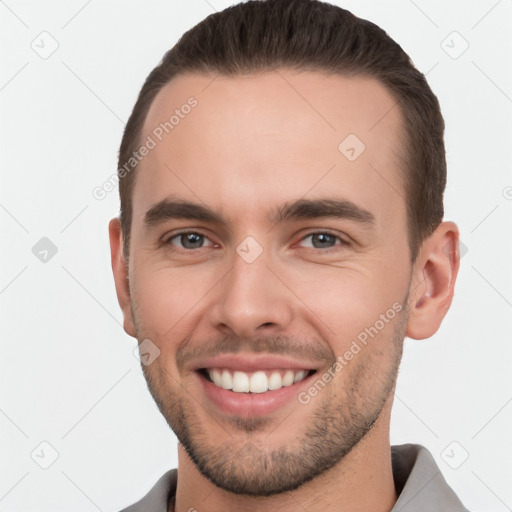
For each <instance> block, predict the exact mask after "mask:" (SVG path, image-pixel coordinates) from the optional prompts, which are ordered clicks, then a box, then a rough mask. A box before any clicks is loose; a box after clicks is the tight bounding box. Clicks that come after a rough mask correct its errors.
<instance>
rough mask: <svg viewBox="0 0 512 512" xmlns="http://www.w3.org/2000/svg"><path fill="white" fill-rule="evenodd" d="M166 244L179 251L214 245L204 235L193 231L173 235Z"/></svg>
mask: <svg viewBox="0 0 512 512" xmlns="http://www.w3.org/2000/svg"><path fill="white" fill-rule="evenodd" d="M166 243H168V244H170V245H174V246H175V247H179V248H181V249H201V248H202V247H212V246H213V245H214V244H213V242H212V241H211V240H209V239H208V238H206V237H205V236H204V235H201V233H196V232H193V231H189V232H186V233H178V234H177V235H173V236H171V237H170V238H168V239H167V242H166Z"/></svg>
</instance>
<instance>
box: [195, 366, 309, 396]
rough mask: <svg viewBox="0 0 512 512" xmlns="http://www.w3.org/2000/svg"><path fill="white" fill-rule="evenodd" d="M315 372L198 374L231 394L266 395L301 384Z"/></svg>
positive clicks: (211, 370)
mask: <svg viewBox="0 0 512 512" xmlns="http://www.w3.org/2000/svg"><path fill="white" fill-rule="evenodd" d="M315 372H316V370H306V369H300V370H296V369H285V368H282V369H268V370H258V371H254V372H245V371H240V370H231V369H229V368H201V369H199V373H200V374H201V375H202V376H203V377H204V378H205V379H207V380H208V381H209V382H211V383H212V384H214V385H215V386H216V387H218V388H221V389H224V390H226V391H231V392H233V393H267V392H269V391H277V390H279V389H282V388H285V387H288V386H292V385H293V384H297V383H300V382H302V381H303V380H304V379H306V378H307V377H309V376H310V375H312V374H313V373H315Z"/></svg>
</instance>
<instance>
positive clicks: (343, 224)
mask: <svg viewBox="0 0 512 512" xmlns="http://www.w3.org/2000/svg"><path fill="white" fill-rule="evenodd" d="M214 78H215V77H214V76H208V75H203V74H193V75H184V76H180V77H177V78H175V79H174V80H173V81H172V82H171V83H169V84H168V85H167V86H166V87H164V88H163V89H162V91H160V93H159V94H158V96H157V97H156V99H155V101H154V103H153V104H152V106H151V108H150V111H149V113H148V116H147V118H146V121H145V125H144V131H143V139H145V138H146V136H147V135H150V134H151V133H152V130H153V129H154V128H155V127H156V126H158V125H159V123H161V122H164V121H165V120H167V119H168V118H169V116H170V114H172V112H173V111H174V109H175V108H177V107H179V106H180V105H182V104H184V103H186V101H187V98H189V97H190V96H194V97H195V98H196V99H197V100H198V105H197V107H196V108H195V109H194V110H193V111H192V112H191V113H190V114H189V115H188V116H187V117H186V118H184V119H182V120H181V121H180V124H179V125H177V126H176V127H175V128H174V129H173V131H172V132H170V133H169V134H168V135H166V136H165V138H164V139H163V140H162V142H161V143H159V144H158V145H157V147H156V148H154V149H153V150H152V151H151V152H150V153H149V154H148V155H147V156H146V157H145V158H144V160H143V161H142V162H141V163H140V165H139V168H138V170H137V171H136V172H137V179H136V183H135V187H134V191H133V223H132V227H131V240H130V259H129V261H128V262H127V261H126V259H125V257H124V255H123V252H122V246H123V238H122V233H121V228H120V223H119V220H118V219H117V218H115V219H112V220H111V221H110V224H109V233H110V241H111V253H112V267H113V272H114V278H115V284H116V291H117V296H118V300H119V304H120V306H121V308H122V311H123V315H124V329H125V331H126V332H127V333H128V334H129V335H130V336H134V337H136V338H137V339H138V340H139V341H142V340H144V339H150V340H151V341H152V342H153V343H154V344H155V345H156V346H157V347H158V348H159V350H160V355H159V357H157V358H156V359H155V361H153V362H152V363H151V364H150V365H148V366H144V365H143V370H144V373H145V376H146V379H147V380H148V385H149V388H150V390H151V392H152V394H153V396H154V398H155V400H156V402H157V404H158V405H159V407H160V410H161V411H162V413H163V414H164V416H165V417H166V419H167V421H168V422H169V424H170V425H171V427H172V428H173V429H174V430H175V432H176V434H177V437H178V439H179V440H180V441H181V443H180V444H179V445H178V460H179V464H178V474H179V477H178V485H177V493H176V502H175V504H171V508H170V510H177V511H178V512H183V511H187V510H189V509H190V508H194V509H197V510H198V511H201V510H208V512H215V511H227V510H237V511H245V510H247V511H249V510H250V511H260V510H261V511H263V510H265V511H266V510H279V511H283V512H284V511H291V510H297V509H300V507H301V506H302V507H303V508H304V509H307V510H308V511H310V512H314V511H317V510H318V511H320V510H322V511H323V512H328V511H331V510H337V511H340V510H347V511H348V510H350V511H352V512H354V511H363V510H365V511H367V510H373V511H376V512H384V511H389V510H391V509H392V507H393V505H394V503H395V501H396V499H397V496H396V492H395V488H394V483H393V475H392V470H391V457H390V444H389V423H390V413H391V407H392V401H393V391H394V386H395V378H396V374H397V370H398V364H399V361H400V357H401V349H402V343H403V339H404V336H408V337H410V338H414V339H424V338H428V337H430V336H432V335H433V334H434V333H435V332H436V331H437V329H438V328H439V325H440V323H441V321H442V319H443V318H444V316H445V314H446V312H447V310H448V308H449V306H450V303H451V300H452V297H453V291H454V284H455V280H456V276H457V272H458V259H459V258H458V236H459V233H458V229H457V226H456V225H455V224H454V223H452V222H443V223H441V224H440V225H439V226H438V228H437V229H436V230H435V232H434V233H433V234H432V235H431V236H430V237H429V238H428V239H426V240H425V241H424V243H423V244H422V246H421V249H420V252H419V254H418V257H417V259H416V261H415V262H414V264H411V262H410V254H409V246H408V240H407V217H406V209H405V201H404V196H405V190H404V187H403V183H402V175H401V170H400V165H401V158H400V155H401V154H402V151H403V147H402V144H401V141H402V137H403V133H402V119H401V117H400V111H399V109H396V108H392V107H393V106H394V105H395V103H396V101H395V100H394V98H393V97H392V96H391V94H390V93H389V92H388V91H387V90H386V89H385V88H384V87H383V86H382V85H381V84H379V83H378V82H377V81H375V80H373V79H368V78H361V77H358V78H351V79H348V78H345V77H341V76H325V75H323V74H321V73H318V72H309V71H308V72H297V71H291V70H287V69H280V70H278V71H277V70H276V71H268V72H264V73H259V74H252V75H246V76H236V77H217V78H216V79H215V80H213V79H214ZM348 134H356V135H357V137H358V138H359V139H360V140H362V141H363V142H364V144H365V146H366V149H365V151H364V152H363V153H362V154H361V155H360V156H359V157H358V158H357V159H356V160H355V161H353V162H350V161H349V160H348V159H347V158H345V156H344V155H343V154H342V153H341V152H340V151H339V150H338V145H339V144H340V142H341V141H342V140H343V139H344V138H345V137H346V136H347V135H348ZM171 196H172V198H173V199H174V200H183V201H190V202H194V203H197V204H201V205H203V206H204V205H206V206H208V207H209V208H210V209H212V210H214V211H215V212H217V213H218V214H219V216H221V217H222V222H206V221H201V220H199V221H198V220H190V219H169V220H167V221H165V222H163V223H162V224H159V225H158V226H155V227H153V228H152V229H147V228H145V226H144V222H143V220H144V215H145V213H146V211H147V210H149V209H150V208H151V207H152V206H153V205H154V204H155V203H157V202H158V201H160V200H162V199H164V198H169V197H171ZM325 198H327V199H346V200H349V201H351V202H353V203H354V204H356V205H357V206H359V207H360V208H364V209H365V210H367V211H369V212H371V213H372V214H373V216H374V219H375V220H374V223H373V224H372V225H367V224H364V223H360V222H356V221H354V220H350V219H345V218H331V217H322V218H316V219H289V220H285V221H283V222H280V223H276V222H272V221H270V220H269V218H268V216H269V214H270V213H272V212H273V211H275V209H276V208H279V207H281V206H282V205H283V204H285V203H292V202H293V201H296V200H298V199H325ZM182 230H185V231H191V232H195V233H199V234H201V235H205V237H206V238H205V239H204V240H206V242H205V245H204V246H203V247H199V248H196V249H193V248H192V249H187V248H184V247H183V246H182V245H180V240H181V239H180V237H177V238H176V237H175V238H173V239H172V241H171V242H170V241H169V239H170V237H171V236H172V235H175V234H176V233H180V232H181V231H182ZM326 231H327V232H328V233H330V234H331V235H333V236H334V237H335V238H333V239H332V238H330V239H329V240H331V241H333V240H335V242H333V244H334V245H333V246H332V247H324V246H321V247H320V248H318V247H314V246H313V239H312V238H311V236H308V235H312V234H314V233H322V232H326ZM247 236H251V237H253V238H254V239H255V240H256V241H257V243H258V244H259V246H260V247H261V248H262V249H263V252H262V253H261V255H260V256H259V257H258V258H257V259H256V260H255V261H254V262H252V263H248V262H247V261H245V260H244V259H243V258H242V257H241V256H240V254H239V253H237V251H236V249H237V247H238V246H239V244H240V243H241V242H242V241H243V240H244V239H245V238H246V237H247ZM336 237H340V238H339V239H338V238H336ZM341 240H344V241H346V242H349V244H348V245H347V244H342V243H341ZM396 303H398V304H400V305H401V306H402V309H401V311H400V312H399V313H398V314H396V315H395V316H394V317H393V318H392V319H390V320H389V321H388V322H387V323H386V324H385V326H384V327H383V328H382V329H381V330H379V332H378V334H377V335H376V336H375V337H374V338H372V339H371V341H370V342H369V343H368V345H366V346H365V347H364V348H363V349H362V350H361V351H360V352H359V353H358V354H357V355H355V356H354V358H353V359H352V360H350V361H349V362H348V364H347V365H346V366H345V367H344V368H343V370H342V371H340V372H337V373H336V376H335V377H334V378H333V379H332V380H331V381H330V382H329V383H328V384H327V385H326V386H325V388H324V389H322V390H321V391H320V392H319V393H318V394H317V395H316V396H314V397H313V398H312V399H311V400H310V401H309V403H307V404H301V403H300V402H299V401H298V400H296V399H292V400H289V401H288V402H287V403H286V404H285V406H283V407H281V408H279V409H278V410H276V411H274V412H272V413H270V414H268V415H263V416H260V417H253V416H252V417H244V416H243V415H240V417H234V416H233V415H228V414H225V413H223V412H222V411H221V410H219V409H218V408H217V407H216V406H215V405H214V404H212V403H211V401H210V400H209V399H208V398H207V397H206V396H205V393H204V391H203V388H202V386H201V384H200V377H198V374H197V372H195V371H193V369H192V367H191V363H192V362H193V361H194V354H195V355H197V354H200V353H201V351H206V352H208V353H211V354H215V353H226V352H228V353H230V352H233V351H238V352H239V353H241V354H242V355H244V356H254V354H255V352H256V351H258V354H262V353H263V354H272V353H273V350H274V349H275V347H276V346H277V340H281V343H282V350H283V352H284V353H285V354H286V355H287V356H288V357H294V354H299V353H301V352H299V348H302V350H303V352H302V354H304V356H303V357H302V361H303V362H305V363H307V364H309V365H310V367H311V368H315V369H316V370H317V374H316V375H317V376H321V375H322V374H324V373H325V372H326V371H327V370H328V368H329V367H330V365H331V364H332V363H333V362H334V361H335V358H336V357H338V356H340V355H343V354H344V353H346V351H347V350H348V349H349V348H350V346H351V342H352V341H353V340H355V339H356V337H357V335H358V334H359V333H361V332H362V331H364V329H365V328H367V327H369V326H373V325H375V323H376V321H377V320H378V319H379V318H380V315H381V314H383V313H385V312H386V311H387V310H389V308H391V307H392V305H393V304H396ZM187 355H188V356H190V357H191V359H190V360H189V362H188V363H182V362H180V361H182V357H183V356H187ZM297 357H298V356H297ZM185 359H186V357H185ZM306 389H307V388H306ZM299 391H304V387H302V388H301V387H300V385H299V386H298V388H297V394H298V392H299ZM365 422H372V428H371V429H370V430H369V431H368V432H366V430H364V429H363V424H365ZM331 425H332V428H331V427H329V426H331ZM322 426H323V427H324V429H325V431H324V435H323V437H320V438H317V439H316V440H315V442H316V443H317V445H316V448H312V446H311V444H312V443H311V439H312V437H311V434H312V433H313V432H315V428H317V433H318V428H321V427H322ZM326 426H327V427H326ZM308 446H309V448H310V451H309V452H308V451H307V449H308ZM333 446H342V447H343V448H344V451H341V450H340V453H338V454H337V455H336V457H334V456H333V449H332V447H333ZM185 447H186V448H187V449H185ZM322 447H324V448H325V450H324V451H325V452H327V453H323V452H322ZM315 450H316V451H315ZM272 453H280V454H281V455H283V454H285V455H286V456H290V457H293V456H297V457H298V459H293V458H290V459H289V460H298V461H306V463H305V464H304V466H308V465H309V468H308V467H301V468H300V469H297V468H298V466H301V464H302V463H300V464H298V463H295V464H286V463H285V461H286V458H285V459H283V460H281V465H280V463H279V462H276V461H275V460H273V459H271V454H272ZM312 453H315V454H319V455H318V458H319V459H322V457H323V459H322V460H318V461H316V462H315V463H313V462H311V461H312V460H313V459H312V457H311V454H312ZM191 455H192V456H193V457H194V458H195V462H196V463H199V464H197V465H196V464H194V462H193V461H192V458H191ZM328 456H330V457H331V460H329V462H328V464H327V463H326V464H324V466H325V465H327V466H329V467H324V466H322V461H323V462H325V461H326V460H327V457H328ZM333 459H336V460H333ZM265 464H266V466H265ZM315 464H316V465H317V466H318V468H317V472H316V474H315V475H314V477H312V478H311V475H310V476H309V478H310V479H309V481H307V482H304V483H303V484H302V485H298V486H297V485H295V487H294V486H293V485H291V484H290V486H289V489H287V490H285V491H283V492H278V490H277V486H278V485H284V484H285V482H286V481H288V482H292V480H293V478H294V477H297V474H299V476H300V473H301V471H302V472H303V473H304V472H306V470H308V471H309V472H310V473H311V471H313V470H314V467H315ZM198 466H199V467H198ZM264 467H266V468H267V469H266V470H264V469H263V468H264ZM294 471H295V472H296V474H294ZM212 473H214V475H215V477H216V478H217V479H218V481H216V482H215V481H214V482H212ZM297 478H298V477H297ZM276 482H277V483H276ZM295 484H297V479H296V480H295ZM236 485H238V486H239V487H238V492H237V491H236V490H235V487H234V486H236ZM244 485H245V487H243V486H244ZM230 486H231V487H230ZM251 486H252V487H251ZM272 486H274V488H272ZM241 489H245V490H246V491H247V490H249V489H252V491H254V492H252V494H253V495H250V494H251V493H250V492H245V493H244V492H240V490H241ZM256 489H258V490H259V491H255V490H256ZM264 489H267V491H268V492H267V493H266V494H267V495H265V492H264ZM369 489H371V492H368V491H369ZM258 493H259V494H260V495H259V496H257V495H254V494H258Z"/></svg>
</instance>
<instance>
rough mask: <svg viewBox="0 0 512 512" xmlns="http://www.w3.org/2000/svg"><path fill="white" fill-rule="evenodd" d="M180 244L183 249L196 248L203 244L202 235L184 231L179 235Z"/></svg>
mask: <svg viewBox="0 0 512 512" xmlns="http://www.w3.org/2000/svg"><path fill="white" fill-rule="evenodd" d="M180 238H181V240H180V241H181V244H182V245H183V247H185V249H197V248H198V247H201V245H203V238H204V237H203V235H198V234H197V233H186V234H183V235H181V237H180Z"/></svg>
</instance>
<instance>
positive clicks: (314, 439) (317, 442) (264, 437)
mask: <svg viewBox="0 0 512 512" xmlns="http://www.w3.org/2000/svg"><path fill="white" fill-rule="evenodd" d="M405 303H406V302H405ZM132 310H133V308H132ZM134 318H135V316H134ZM135 323H136V329H137V339H139V340H141V339H143V337H142V336H139V334H140V331H139V328H140V325H139V323H138V322H135ZM406 324H407V312H406V310H405V309H404V310H403V311H401V312H400V313H399V316H398V318H397V322H396V323H395V327H394V330H393V332H392V334H391V339H387V340H385V339H374V340H372V341H370V342H369V344H368V346H366V347H365V348H364V349H363V351H373V352H372V353H371V354H370V355H368V356H367V357H366V359H365V360H364V363H362V362H357V363H356V361H357V360H358V356H357V355H356V357H355V358H354V360H353V361H351V362H350V364H349V365H348V366H347V368H344V369H343V372H347V371H350V372H351V375H350V380H349V381H347V382H346V383H345V384H344V387H343V389H338V390H337V394H335V397H336V400H333V401H330V400H329V396H328V393H327V392H326V390H325V389H324V390H323V391H322V392H321V393H319V395H318V396H317V397H315V398H314V399H313V400H312V401H311V404H314V403H316V401H317V400H322V398H323V400H322V402H321V405H320V406H317V407H316V409H315V410H314V412H313V413H312V414H311V416H310V417H309V418H308V420H307V421H306V422H303V423H304V424H303V425H299V432H298V434H297V437H296V438H295V439H292V440H291V443H289V444H288V446H286V447H277V448H272V449H269V448H268V445H269V444H270V443H271V440H272V434H271V430H272V429H271V428H270V429H268V432H265V430H266V427H267V426H268V424H269V423H270V420H269V419H268V418H250V419H244V418H233V419H232V422H231V423H230V424H231V425H232V428H234V429H235V432H236V439H237V440H238V439H240V435H242V434H244V435H245V438H244V440H243V441H242V442H241V443H239V444H238V445H236V443H234V442H233V439H234V438H233V437H231V436H230V435H228V434H227V433H226V436H225V437H226V440H225V442H222V443H219V441H218V439H212V436H211V434H210V433H209V431H208V424H209V423H205V424H202V423H201V422H200V421H199V419H198V416H197V414H196V412H195V411H194V407H198V406H199V405H198V403H197V402H196V401H195V400H194V399H193V398H192V397H190V395H189V394H187V392H186V390H184V389H183V387H182V386H181V385H180V384H178V382H177V381H176V379H175V378H174V377H173V376H172V375H170V374H169V373H168V372H167V371H166V370H163V369H162V368H161V367H160V366H158V365H154V364H152V365H151V366H145V365H143V364H141V367H142V370H143V372H144V376H145V378H146V381H147V385H148V389H149V391H150V393H151V395H152V396H153V398H154V400H155V402H156V404H157V406H158V408H159V409H160V412H161V413H162V415H163V416H164V418H165V419H166V421H167V423H168V424H169V426H170V427H171V429H172V430H173V431H174V433H175V435H176V437H177V438H178V440H179V441H180V443H181V444H182V445H183V447H184V448H185V450H186V452H187V454H188V456H189V457H190V459H191V460H192V461H193V463H194V464H195V465H196V467H197V468H198V470H199V471H200V473H201V474H202V475H203V476H204V477H205V478H207V479H208V480H209V481H211V482H212V483H213V484H214V485H216V486H217V487H219V488H221V489H224V490H226V491H229V492H232V493H235V494H239V495H247V496H271V495H274V494H279V493H283V492H287V491H292V490H295V489H297V488H299V487H300V486H301V485H303V484H305V483H306V482H309V481H311V480H312V479H314V478H315V477H317V476H319V475H321V474H323V473H325V472H326V471H328V470H329V469H331V468H333V467H334V466H336V465H337V464H339V463H340V461H342V460H343V458H344V457H345V456H346V455H347V454H348V453H349V452H350V451H351V450H352V449H353V448H354V447H355V446H356V445H357V444H358V443H359V442H360V441H361V440H362V439H363V438H364V437H365V436H366V435H367V434H368V432H370V430H371V429H372V428H373V426H374V425H375V423H376V421H377V419H378V418H379V416H380V414H381V412H382V410H383V408H384V406H385V404H386V402H387V400H388V399H389V398H390V397H391V394H392V392H393V390H394V387H395V383H396V377H397V374H398V369H399V365H400V361H401V357H402V348H403V340H404V336H405V327H406ZM372 343H375V344H377V343H378V344H379V345H380V346H381V347H385V350H386V351H390V354H385V353H384V350H382V349H377V348H376V347H372V346H371V344H372ZM354 363H356V364H355V365H354V368H351V365H352V364H354ZM383 367H384V368H383ZM318 377H319V378H320V375H319V376H318ZM330 385H334V386H336V385H337V378H334V379H333V380H332V382H331V383H330ZM338 385H339V384H338ZM322 395H323V396H322ZM209 420H210V418H209V417H208V421H209ZM211 421H214V420H211ZM284 422H286V423H289V424H290V426H291V429H292V430H293V429H295V427H296V424H295V423H294V421H293V413H292V414H291V415H290V416H289V417H287V418H285V420H284ZM273 428H275V427H273ZM260 432H261V433H262V434H261V435H258V434H259V433H260Z"/></svg>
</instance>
